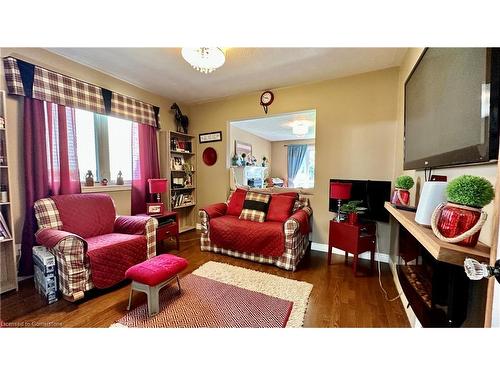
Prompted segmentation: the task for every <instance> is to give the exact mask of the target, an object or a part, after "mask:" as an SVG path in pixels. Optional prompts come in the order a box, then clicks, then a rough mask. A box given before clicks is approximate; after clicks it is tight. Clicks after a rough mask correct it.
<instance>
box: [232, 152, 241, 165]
mask: <svg viewBox="0 0 500 375" xmlns="http://www.w3.org/2000/svg"><path fill="white" fill-rule="evenodd" d="M239 160H240V158H239V156H238V155H237V154H234V155H233V157H232V158H231V165H232V166H233V167H237V166H238V165H239V164H238V162H239Z"/></svg>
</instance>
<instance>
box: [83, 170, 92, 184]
mask: <svg viewBox="0 0 500 375" xmlns="http://www.w3.org/2000/svg"><path fill="white" fill-rule="evenodd" d="M85 186H94V175H93V174H92V171H91V170H90V169H89V170H88V171H87V174H86V175H85Z"/></svg>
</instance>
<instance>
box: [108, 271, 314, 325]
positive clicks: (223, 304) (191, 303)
mask: <svg viewBox="0 0 500 375" xmlns="http://www.w3.org/2000/svg"><path fill="white" fill-rule="evenodd" d="M181 286H182V292H181V294H179V293H178V291H177V286H176V285H175V284H173V285H172V286H167V287H165V288H163V290H162V291H161V292H160V313H159V314H157V315H156V316H153V317H151V318H150V317H148V315H147V306H146V304H144V305H142V306H139V307H137V308H135V309H134V310H132V311H130V312H128V313H127V314H126V315H125V316H124V317H122V318H121V319H120V320H118V321H117V322H116V323H115V324H113V326H114V327H144V328H145V327H151V328H162V327H170V328H173V327H176V328H181V327H182V328H201V327H218V328H225V327H234V328H244V327H254V328H276V327H285V326H286V327H301V326H302V324H303V320H304V315H305V312H306V308H307V302H308V299H309V294H310V293H311V290H312V285H311V284H308V283H305V282H301V281H295V280H289V279H286V278H283V277H279V276H274V275H270V274H267V273H263V272H257V271H253V270H249V269H245V268H241V267H235V266H230V265H228V264H224V263H218V262H208V263H205V264H204V265H203V266H201V267H200V268H198V269H197V270H195V271H194V272H193V273H192V274H190V275H187V276H185V277H183V278H182V279H181Z"/></svg>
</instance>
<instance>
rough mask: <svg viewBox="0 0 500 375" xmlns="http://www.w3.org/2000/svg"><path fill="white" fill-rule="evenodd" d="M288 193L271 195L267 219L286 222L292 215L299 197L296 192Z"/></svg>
mask: <svg viewBox="0 0 500 375" xmlns="http://www.w3.org/2000/svg"><path fill="white" fill-rule="evenodd" d="M286 194H287V193H285V194H273V195H272V196H271V202H270V203H269V209H268V211H267V217H266V221H277V222H280V223H284V222H285V221H286V220H287V219H288V218H289V217H290V215H291V214H292V210H293V205H294V204H295V201H296V199H297V197H296V194H295V193H294V195H286Z"/></svg>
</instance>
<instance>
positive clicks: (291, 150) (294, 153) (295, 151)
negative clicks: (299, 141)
mask: <svg viewBox="0 0 500 375" xmlns="http://www.w3.org/2000/svg"><path fill="white" fill-rule="evenodd" d="M306 152H307V145H288V186H290V184H293V180H294V179H295V177H296V176H297V173H298V172H299V169H300V166H301V165H302V162H303V161H304V158H305V157H306Z"/></svg>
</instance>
